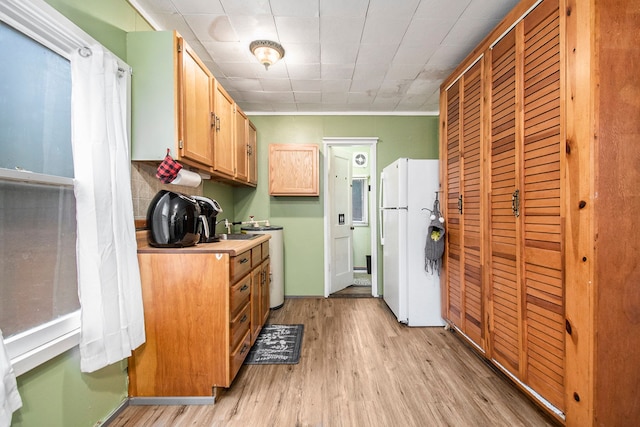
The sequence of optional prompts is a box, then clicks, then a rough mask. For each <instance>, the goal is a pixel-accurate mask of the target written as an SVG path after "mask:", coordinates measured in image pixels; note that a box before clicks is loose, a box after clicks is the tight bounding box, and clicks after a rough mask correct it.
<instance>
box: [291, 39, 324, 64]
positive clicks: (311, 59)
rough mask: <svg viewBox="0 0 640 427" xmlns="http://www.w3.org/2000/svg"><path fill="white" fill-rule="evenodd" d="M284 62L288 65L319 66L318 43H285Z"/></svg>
mask: <svg viewBox="0 0 640 427" xmlns="http://www.w3.org/2000/svg"><path fill="white" fill-rule="evenodd" d="M282 47H283V48H284V61H285V63H287V64H309V63H311V64H317V63H319V62H320V45H319V44H318V43H283V44H282Z"/></svg>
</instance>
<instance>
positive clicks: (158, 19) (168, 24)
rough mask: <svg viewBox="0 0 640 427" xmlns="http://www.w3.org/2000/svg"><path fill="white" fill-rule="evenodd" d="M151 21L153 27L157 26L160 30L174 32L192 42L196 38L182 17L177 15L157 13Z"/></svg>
mask: <svg viewBox="0 0 640 427" xmlns="http://www.w3.org/2000/svg"><path fill="white" fill-rule="evenodd" d="M153 21H154V25H157V26H158V28H159V29H161V30H164V29H170V30H176V31H178V32H179V33H180V35H182V36H183V37H184V38H185V39H187V40H193V39H195V38H196V36H195V34H193V31H192V30H191V27H189V25H187V23H186V22H185V20H184V18H183V17H182V15H178V14H176V13H158V14H155V15H154V19H153Z"/></svg>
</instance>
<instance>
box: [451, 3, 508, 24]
mask: <svg viewBox="0 0 640 427" xmlns="http://www.w3.org/2000/svg"><path fill="white" fill-rule="evenodd" d="M519 1H520V0H472V1H471V3H470V4H469V7H467V8H466V9H465V11H464V13H463V14H462V17H461V18H462V19H465V18H468V19H488V20H498V21H499V20H501V19H502V18H504V17H505V15H506V14H507V13H509V11H510V10H511V9H513V8H514V7H515V5H516V4H518V3H519Z"/></svg>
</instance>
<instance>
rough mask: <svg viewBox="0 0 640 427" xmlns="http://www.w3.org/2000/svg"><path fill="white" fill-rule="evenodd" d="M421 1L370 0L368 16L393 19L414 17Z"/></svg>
mask: <svg viewBox="0 0 640 427" xmlns="http://www.w3.org/2000/svg"><path fill="white" fill-rule="evenodd" d="M418 3H420V0H402V1H389V0H370V1H369V9H368V10H367V16H368V17H372V18H383V19H389V18H391V19H393V18H395V17H401V18H402V17H409V18H410V17H412V16H413V14H414V12H415V11H416V9H417V8H418Z"/></svg>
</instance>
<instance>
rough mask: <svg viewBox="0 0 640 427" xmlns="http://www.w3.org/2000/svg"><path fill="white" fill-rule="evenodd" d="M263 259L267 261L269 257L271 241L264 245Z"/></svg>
mask: <svg viewBox="0 0 640 427" xmlns="http://www.w3.org/2000/svg"><path fill="white" fill-rule="evenodd" d="M261 246H262V259H265V258H266V257H268V256H269V241H268V240H267V241H266V242H264V243H263V244H262V245H261Z"/></svg>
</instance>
